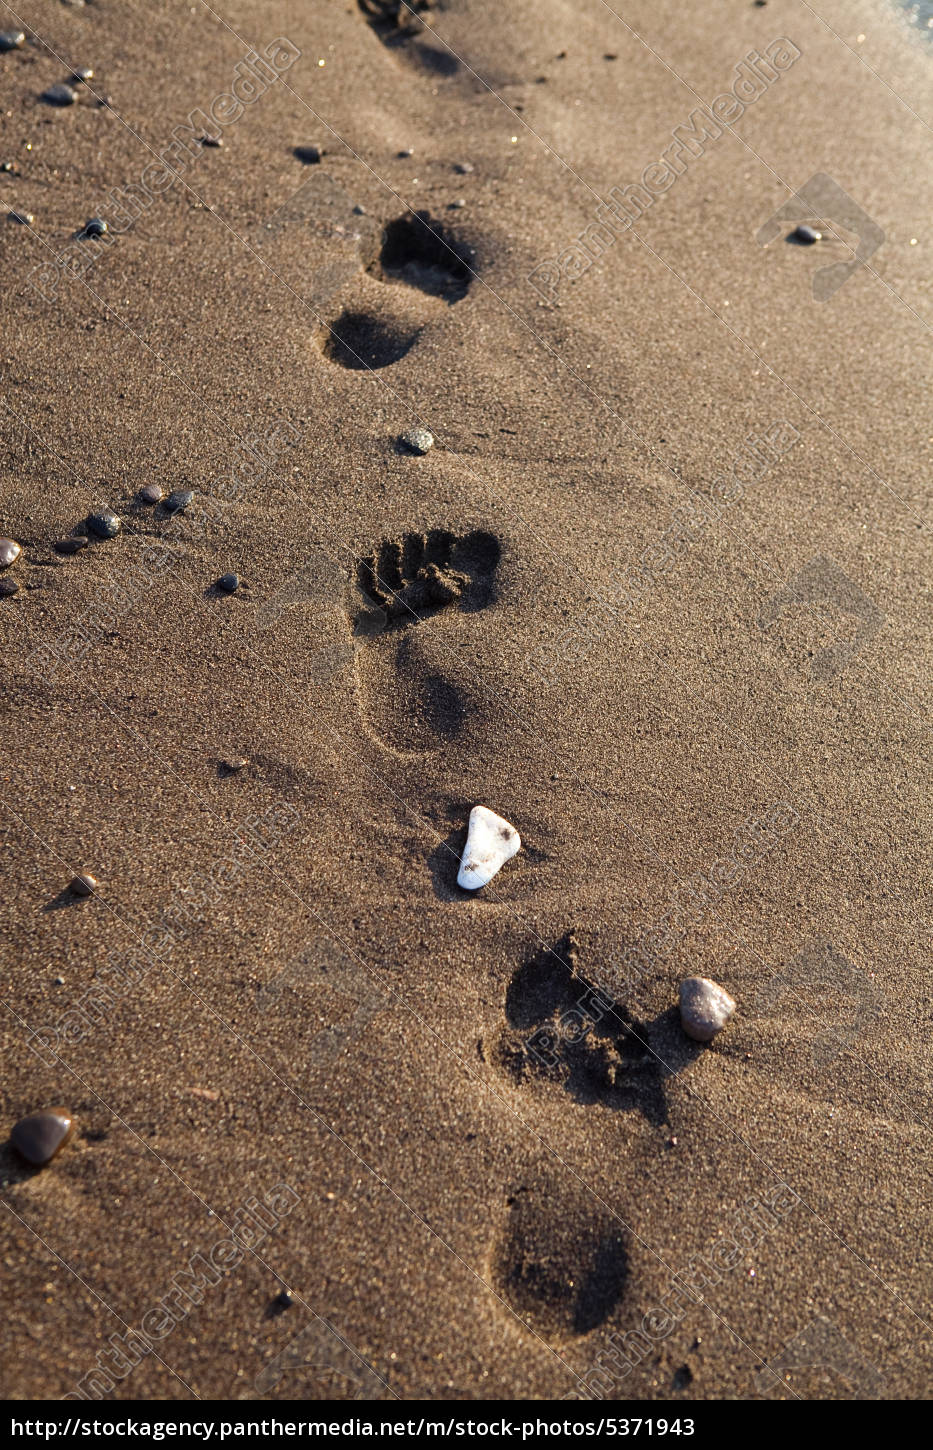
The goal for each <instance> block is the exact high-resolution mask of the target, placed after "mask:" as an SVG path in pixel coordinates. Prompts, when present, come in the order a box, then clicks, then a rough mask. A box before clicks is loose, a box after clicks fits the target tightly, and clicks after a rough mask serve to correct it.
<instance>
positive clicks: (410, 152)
mask: <svg viewBox="0 0 933 1450" xmlns="http://www.w3.org/2000/svg"><path fill="white" fill-rule="evenodd" d="M395 154H396V156H397V157H398V159H399V161H407V160H408V158H409V156H414V154H415V148H414V146H406V147H405V149H404V151H396V153H395Z"/></svg>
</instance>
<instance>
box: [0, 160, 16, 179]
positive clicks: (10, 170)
mask: <svg viewBox="0 0 933 1450" xmlns="http://www.w3.org/2000/svg"><path fill="white" fill-rule="evenodd" d="M0 171H4V172H6V174H7V175H8V176H15V175H16V174H17V172H18V171H19V167H18V166H17V164H16V162H15V161H0Z"/></svg>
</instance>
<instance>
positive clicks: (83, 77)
mask: <svg viewBox="0 0 933 1450" xmlns="http://www.w3.org/2000/svg"><path fill="white" fill-rule="evenodd" d="M71 79H72V80H73V81H77V83H78V85H80V84H81V82H82V81H84V82H85V84H87V82H88V81H92V80H93V79H94V72H93V70H92V69H91V67H90V66H89V65H79V66H76V67H75V69H74V70H73V71H72V72H71Z"/></svg>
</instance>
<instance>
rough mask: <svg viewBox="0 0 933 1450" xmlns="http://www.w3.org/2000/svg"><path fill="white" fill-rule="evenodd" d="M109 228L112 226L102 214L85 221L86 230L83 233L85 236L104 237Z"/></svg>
mask: <svg viewBox="0 0 933 1450" xmlns="http://www.w3.org/2000/svg"><path fill="white" fill-rule="evenodd" d="M109 230H110V228H109V227H108V225H107V223H106V222H105V221H104V219H103V217H102V216H92V217H91V218H90V220H89V221H86V222H85V223H84V231H83V232H82V234H81V235H82V236H85V237H104V236H106V235H107V233H108V232H109Z"/></svg>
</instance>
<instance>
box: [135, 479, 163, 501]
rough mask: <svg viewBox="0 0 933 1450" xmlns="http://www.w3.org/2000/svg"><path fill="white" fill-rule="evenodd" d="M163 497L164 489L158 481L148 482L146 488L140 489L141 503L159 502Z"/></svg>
mask: <svg viewBox="0 0 933 1450" xmlns="http://www.w3.org/2000/svg"><path fill="white" fill-rule="evenodd" d="M161 498H162V489H161V488H160V487H159V485H158V484H157V483H147V484H146V487H145V488H141V489H140V490H139V502H140V503H159V502H160V501H161Z"/></svg>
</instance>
